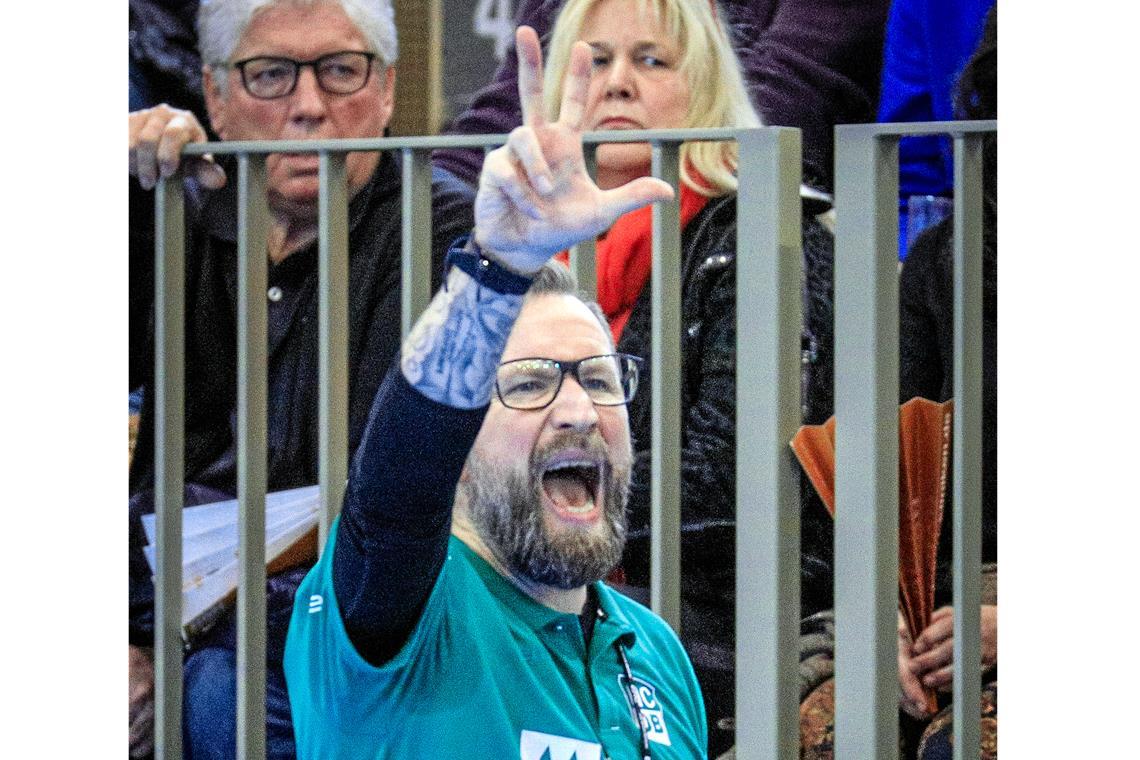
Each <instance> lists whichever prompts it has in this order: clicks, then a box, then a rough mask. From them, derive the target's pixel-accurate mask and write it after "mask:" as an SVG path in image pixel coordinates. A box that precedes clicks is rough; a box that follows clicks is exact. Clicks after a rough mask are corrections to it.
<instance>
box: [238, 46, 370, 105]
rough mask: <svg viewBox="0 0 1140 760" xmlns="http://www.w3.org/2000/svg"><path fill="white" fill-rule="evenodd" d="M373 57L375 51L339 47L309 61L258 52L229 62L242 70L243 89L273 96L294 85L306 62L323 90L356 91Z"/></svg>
mask: <svg viewBox="0 0 1140 760" xmlns="http://www.w3.org/2000/svg"><path fill="white" fill-rule="evenodd" d="M375 57H376V54H375V53H366V52H364V51H360V50H342V51H341V52H339V53H329V54H328V55H322V56H321V57H320V58H314V59H313V60H311V61H295V60H293V59H292V58H274V57H270V56H259V57H257V58H246V59H244V60H241V61H235V62H234V63H233V64H231V65H232V66H233V67H234V68H236V69H237V70H238V71H240V72H241V83H242V84H243V85H244V86H245V91H246V92H248V93H249V94H250V95H252V96H253V97H255V98H261V99H262V100H272V99H274V98H283V97H285V96H286V95H289V94H291V93H292V92H293V90H295V89H296V88H297V78H298V77H299V76H300V74H301V69H302V68H304V67H305V66H311V67H312V69H313V73H314V74H316V77H317V85H318V86H319V87H320V88H321V89H322V90H324V91H325V92H328V93H332V94H333V95H351V94H352V93H354V92H359V91H360V90H363V89H364V85H366V84H368V77H369V75H370V74H371V73H372V59H373V58H375Z"/></svg>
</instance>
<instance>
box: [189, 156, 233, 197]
mask: <svg viewBox="0 0 1140 760" xmlns="http://www.w3.org/2000/svg"><path fill="white" fill-rule="evenodd" d="M193 172H194V176H195V177H196V178H197V179H198V181H199V182H200V183H202V187H204V188H206V189H207V190H217V189H219V188H221V187H223V186H224V185H225V184H226V172H225V170H224V169H223V168H222V167H220V166H218V165H217V164H216V163H214V159H213V156H209V155H205V156H202V157H201V158H200V159H198V160H196V161H194V164H193Z"/></svg>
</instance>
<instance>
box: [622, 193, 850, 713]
mask: <svg viewBox="0 0 1140 760" xmlns="http://www.w3.org/2000/svg"><path fill="white" fill-rule="evenodd" d="M681 243H682V253H681V299H682V305H681V319H682V338H681V340H682V344H681V352H682V372H683V375H682V378H681V380H682V383H681V409H682V415H683V424H682V452H681V523H682V527H681V530H682V537H681V594H682V630H683V631H684V642H685V645H686V648H687V649H688V651H689V654H690V656H691V657H692V659H693V661H694V665H695V666H696V669H697V673H698V675H699V676H702V679H701V682H702V688H706V686H705V684H706V682H707V681H706V678H705V675H706V674H707V671H708V670H709V669H713V670H721V671H726V670H727V671H731V669H732V662H733V642H734V638H735V636H734V633H735V623H734V621H735V608H734V604H735V594H734V590H735V571H734V568H735V560H734V557H735V554H734V547H735V531H736V522H735V517H736V472H735V455H736V421H735V420H736V415H735V404H736V381H735V373H736V266H735V262H736V196H734V195H733V196H727V197H721V198H716V199H713V200H712V201H710V202H709V204H708V205H707V206H706V207H705V208H704V209H703V210H702V211H701V212H700V213H699V214H698V215H697V216H696V217H694V218H693V219H692V220H691V221H690V222H689V224H688V225H686V227H685V229H684V231H683V233H682V238H681ZM832 247H833V244H832V237H831V234H830V233H829V232H828V231H827V230H826V229H825V228H824V227H823V226H822V225H821V224H820V223H819V222H818V221H817V220H816V219H815V217H814V216H813V215H812V214H811V213H809V212H805V214H804V217H803V252H804V265H805V274H806V277H805V288H804V316H805V329H804V335H803V347H804V365H803V369H804V375H803V382H804V391H805V392H804V394H803V398H804V420H805V421H806V422H812V423H814V422H822V421H823V420H825V419H826V418H827V416H829V415H830V414H831V406H832V394H831V388H832V355H831V344H832V340H831V331H832V328H831V312H832V307H831V301H832V297H831V293H832V290H831V268H832ZM650 296H651V293H650V288H649V287H646V288H645V289H644V290H643V291H642V293H641V295H640V296H639V298H638V301H637V303H636V305H635V306H634V309H633V312H632V314H631V315H630V319H629V322H628V324H627V325H626V327H625V330H624V331H623V333H622V336H621V340H620V342H619V344H618V350H619V351H623V352H627V353H631V354H636V355H638V356H642V357H645V358H646V359H648V358H649V356H650V314H651V312H650ZM647 364H648V363H647ZM648 373H649V369H648V367H646V372H645V376H644V377H642V379H641V381H640V383H639V385H640V386H641V387H642V388H648V387H649V377H648ZM650 405H651V398H650V394H649V393H641V394H639V395H638V396H637V397H635V398H634V400H633V402H632V404H631V405H630V410H629V413H630V428H631V431H632V433H633V438H634V450H635V462H634V471H633V479H632V480H633V482H632V487H631V493H630V526H629V527H630V540H629V542H628V544H627V546H626V552H625V556H624V558H623V567H624V569H625V572H626V579H627V581H628V582H629V584H630V585H633V586H642V587H643V586H647V585H648V581H649V572H648V567H649V485H650V477H649V475H650V473H649V468H650V450H649V443H650ZM804 508H805V513H806V511H807V510H810V509H811V508H816V509H818V510H820V511H821V512H822V515H823V517H824V518H826V522H823V521H822V520H818V519H817V520H814V521H811V524H812V525H820V526H823V527H825V528H827V529H828V530H827V532H826V533H825V534H824V536H823V538H826V545H825V546H823V547H817V546H815V544H816V543H817V539H818V537H817V536H815V535H811V534H810V533H809V532H805V535H804V538H803V549H804V552H805V555H806V556H805V558H804V561H803V563H802V568H803V572H804V581H803V587H804V590H805V603H807V607H806V609H807V610H808V611H809V612H810V611H815V610H816V609H819V608H820V606H821V605H823V606H826V604H825V603H824V602H823V601H820V600H813V599H810V598H809V597H810V593H809V589H812V588H815V587H816V586H818V585H819V584H818V583H816V582H815V580H814V575H815V573H816V572H817V569H818V568H820V567H822V568H825V569H826V568H827V567H830V564H831V563H830V556H829V552H830V532H829V531H830V524H829V523H830V517H828V516H827V514H826V512H824V511H823V509H824V508H823V506H822V504H819V503H818V500H815V502H814V503H812V502H807V501H805V503H804ZM804 523H805V525H807V524H808V523H809V521H808V520H806V519H805V520H804ZM820 551H823V552H827V554H826V555H825V556H824V557H822V558H820V557H818V556H817V555H818V554H819V552H820ZM828 601H829V600H828ZM724 714H726V715H731V714H732V711H731V707H728V712H727V713H724Z"/></svg>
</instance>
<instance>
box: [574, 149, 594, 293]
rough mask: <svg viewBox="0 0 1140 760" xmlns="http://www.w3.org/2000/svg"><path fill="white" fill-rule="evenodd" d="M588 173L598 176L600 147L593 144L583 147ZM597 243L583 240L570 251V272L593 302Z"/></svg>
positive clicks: (591, 239) (580, 288)
mask: <svg viewBox="0 0 1140 760" xmlns="http://www.w3.org/2000/svg"><path fill="white" fill-rule="evenodd" d="M582 153H583V158H585V160H586V171H587V172H589V173H590V176H591V177H597V176H598V146H597V145H595V144H593V143H591V144H588V145H583V146H582ZM597 250H598V244H597V241H596V240H594V239H593V238H590V239H589V240H583V241H582V242H581V243H578V245H576V246H574V247H573V248H571V249H570V270H571V271H572V272H574V276H575V277H576V278H577V280H578V290H580V291H582V294H583V295H584V296H585V297H586V298H587V299H589V300H591V301H596V300H598V266H597Z"/></svg>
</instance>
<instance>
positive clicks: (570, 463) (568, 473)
mask: <svg viewBox="0 0 1140 760" xmlns="http://www.w3.org/2000/svg"><path fill="white" fill-rule="evenodd" d="M603 466H604V465H603V463H602V462H600V461H595V460H587V459H566V460H560V461H554V462H552V463H551V464H550V465H548V466H547V467H546V468H545V469H544V470H543V473H542V490H543V493H545V494H546V498H547V499H549V500H550V502H551V503H552V504H553V505H554V508H555V510H556V511H557V512H559V513H560V514H561V515H564V516H566V517H569V518H571V519H585V518H591V517H593V516H594V513H595V512H596V510H597V507H598V502H599V501H600V498H599V493H598V489H599V485H600V484H601V482H602V467H603Z"/></svg>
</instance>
